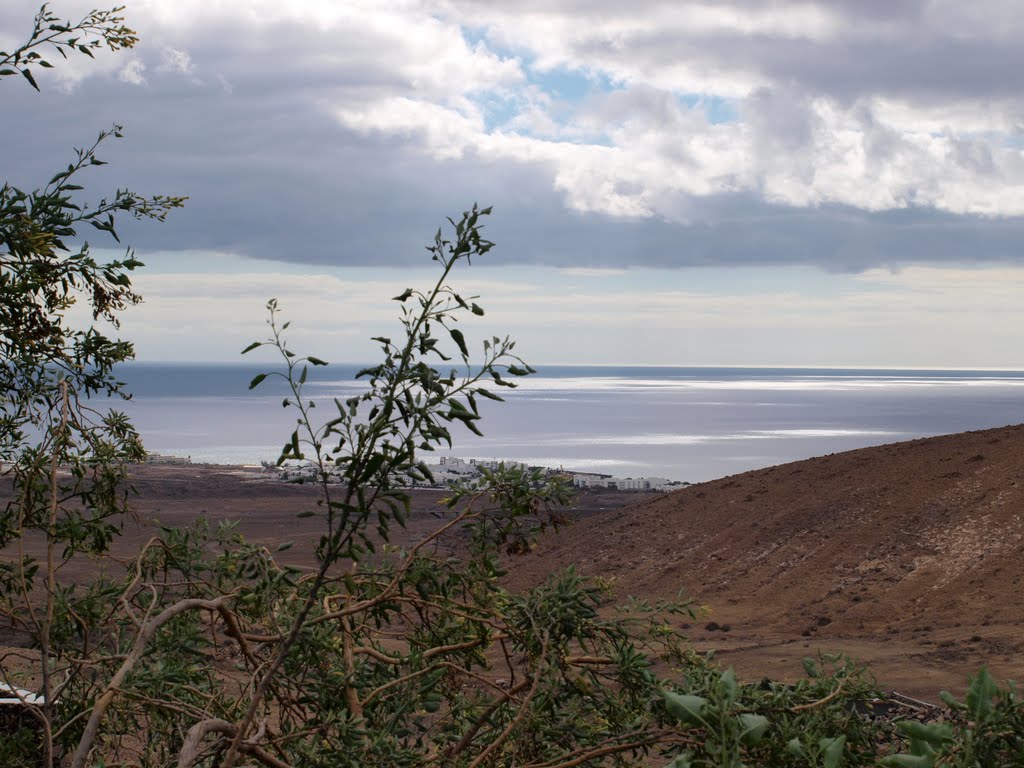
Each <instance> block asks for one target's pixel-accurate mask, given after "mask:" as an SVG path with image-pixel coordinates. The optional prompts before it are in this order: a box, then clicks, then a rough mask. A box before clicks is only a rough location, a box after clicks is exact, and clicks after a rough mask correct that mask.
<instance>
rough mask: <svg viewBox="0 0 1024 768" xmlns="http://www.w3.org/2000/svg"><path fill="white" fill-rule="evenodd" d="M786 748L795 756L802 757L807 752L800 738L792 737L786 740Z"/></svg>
mask: <svg viewBox="0 0 1024 768" xmlns="http://www.w3.org/2000/svg"><path fill="white" fill-rule="evenodd" d="M786 749H787V750H789V753H790V754H791V755H794V756H796V757H803V756H804V755H806V754H807V750H805V749H804V745H803V742H801V741H800V739H798V738H796V737H794V738H792V739H790V740H789V741H787V742H786Z"/></svg>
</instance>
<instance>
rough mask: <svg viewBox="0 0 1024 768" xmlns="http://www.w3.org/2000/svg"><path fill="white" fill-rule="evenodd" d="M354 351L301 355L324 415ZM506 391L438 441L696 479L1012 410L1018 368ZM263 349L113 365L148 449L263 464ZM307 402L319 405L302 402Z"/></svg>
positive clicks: (266, 430) (548, 461) (554, 374)
mask: <svg viewBox="0 0 1024 768" xmlns="http://www.w3.org/2000/svg"><path fill="white" fill-rule="evenodd" d="M362 367H365V365H364V364H352V363H347V364H334V365H330V366H327V367H317V368H311V369H310V374H309V380H308V382H307V392H308V394H309V396H310V398H311V399H312V400H313V401H314V402H317V403H319V404H321V406H322V407H323V408H324V410H323V411H320V413H321V414H322V415H323V416H324V418H325V419H326V418H329V414H330V411H329V410H328V408H334V406H333V402H332V399H333V398H334V397H340V398H342V399H344V398H345V397H350V396H351V395H352V394H354V393H356V392H358V391H360V390H361V389H362V388H363V387H364V384H363V383H362V382H360V381H357V380H355V379H354V376H355V374H356V373H357V372H358V370H360V369H361V368H362ZM537 368H538V372H537V373H536V374H535V375H532V376H529V377H525V378H522V379H519V380H518V382H519V384H520V387H519V388H517V389H515V390H505V391H501V394H502V395H503V396H505V397H506V401H507V402H506V403H505V404H501V403H491V402H487V403H485V404H483V405H482V406H481V411H482V416H483V418H482V420H481V422H479V424H480V427H481V430H482V431H483V432H484V435H485V436H484V437H483V438H478V437H476V436H474V435H472V434H470V433H469V432H468V431H466V430H462V429H460V428H459V426H458V425H457V424H456V425H453V430H452V432H453V437H454V445H453V446H452V448H451V449H450V450H449V449H447V447H446V448H445V450H443V451H441V450H439V451H437V452H435V454H433V456H432V455H431V454H429V453H425V454H424V458H425V459H426V460H427V461H433V460H434V459H435V457H439V456H442V455H444V456H460V457H463V458H474V459H485V460H490V459H504V460H509V461H521V462H525V463H528V464H533V465H540V466H547V467H551V468H563V469H566V470H577V471H583V472H600V473H603V474H610V475H614V476H618V477H644V476H648V477H663V478H667V479H669V480H675V481H687V482H699V481H703V480H710V479H714V478H716V477H722V476H726V475H731V474H736V473H738V472H743V471H747V470H750V469H757V468H760V467H764V466H772V465H775V464H780V463H785V462H788V461H794V460H798V459H803V458H809V457H812V456H818V455H823V454H827V453H836V452H840V451H844V450H851V449H854V448H861V447H866V446H868V445H879V444H883V443H890V442H897V441H901V440H909V439H914V438H918V437H926V436H931V435H938V434H947V433H952V432H962V431H967V430H972V429H984V428H989V427H997V426H1003V425H1005V424H1012V423H1019V422H1021V421H1024V389H1022V388H1024V371H1015V370H994V369H983V370H968V369H934V368H929V369H911V368H888V369H887V368H809V367H801V368H793V367H759V366H745V367H741V366H632V365H631V366H607V365H601V366H580V365H560V366H537ZM272 369H274V366H272V365H267V364H265V363H259V362H248V361H246V362H231V363H187V364H186V363H173V362H161V363H151V362H138V361H133V362H131V363H127V364H124V365H122V366H119V367H118V369H117V371H116V372H115V373H116V375H117V376H118V377H119V378H121V379H123V380H124V381H125V382H126V384H127V389H128V391H129V392H132V393H133V398H132V399H131V400H129V401H126V402H123V403H121V404H120V405H118V404H116V403H114V404H113V405H114V407H118V408H120V409H122V410H126V411H127V412H128V413H129V415H130V416H132V418H133V419H134V420H135V423H136V426H137V427H138V428H139V430H140V432H141V433H142V435H143V439H144V441H145V443H146V446H147V448H148V449H149V450H151V451H155V452H160V453H166V454H173V455H182V456H191V458H192V460H193V461H196V462H203V463H214V464H258V463H259V462H260V461H273V460H276V458H277V456H278V451H279V450H280V446H281V445H282V444H283V443H284V442H285V441H286V439H287V437H288V436H289V435H290V434H291V430H292V429H294V425H295V422H294V415H293V414H294V412H293V411H291V410H286V409H282V407H281V400H282V395H283V394H284V392H285V390H284V388H283V386H282V385H283V381H281V380H279V379H275V378H273V377H272V378H270V379H268V380H266V381H265V382H264V383H263V384H261V385H260V386H259V387H258V388H256V389H255V390H249V389H248V384H249V381H250V380H251V379H252V377H253V376H255V375H256V374H257V373H261V372H265V371H268V370H272ZM314 413H317V411H314Z"/></svg>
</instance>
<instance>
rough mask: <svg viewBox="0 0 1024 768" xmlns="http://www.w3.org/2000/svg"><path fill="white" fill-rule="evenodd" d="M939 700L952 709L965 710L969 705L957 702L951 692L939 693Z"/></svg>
mask: <svg viewBox="0 0 1024 768" xmlns="http://www.w3.org/2000/svg"><path fill="white" fill-rule="evenodd" d="M939 698H940V699H942V701H943V702H944V703H945V705H946V706H947V707H949V708H950V709H957V710H965V709H967V705H966V704H964V703H963V702H962V701H957V700H956V697H955V696H953V694H951V693H950V692H949V691H939Z"/></svg>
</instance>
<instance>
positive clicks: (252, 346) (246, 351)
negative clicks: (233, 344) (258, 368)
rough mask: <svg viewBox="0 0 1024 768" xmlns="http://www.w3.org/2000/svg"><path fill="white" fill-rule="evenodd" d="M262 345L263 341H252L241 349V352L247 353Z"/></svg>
mask: <svg viewBox="0 0 1024 768" xmlns="http://www.w3.org/2000/svg"><path fill="white" fill-rule="evenodd" d="M262 346H263V342H262V341H254V342H253V343H252V344H250V345H249V346H248V347H246V348H245V349H243V350H242V354H243V355H244V354H247V353H249V352H252V351H253V350H254V349H256V348H257V347H262Z"/></svg>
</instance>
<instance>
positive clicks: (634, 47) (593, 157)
mask: <svg viewBox="0 0 1024 768" xmlns="http://www.w3.org/2000/svg"><path fill="white" fill-rule="evenodd" d="M83 7H84V6H83ZM34 10H35V9H34V6H33V5H32V4H31V3H29V2H27V0H17V1H16V2H14V3H9V4H5V7H4V8H3V9H0V29H16V28H22V27H24V26H25V24H27V23H28V22H27V20H28V19H30V18H31V15H32V14H33V13H34ZM62 10H63V9H62ZM68 10H69V11H70V10H71V9H70V8H69V9H68ZM128 14H129V23H131V24H133V25H135V26H136V27H138V29H139V31H140V34H141V38H142V43H141V44H140V46H139V47H138V49H137V50H136V51H133V52H132V53H130V54H127V55H125V54H122V55H104V56H101V57H99V59H100V60H99V61H98V62H95V63H93V62H89V61H87V60H84V58H83V57H78V58H77V59H73V60H72V61H70V62H68V63H64V62H59V64H58V66H57V68H56V72H57V74H56V75H53V76H51V79H49V80H48V81H45V76H44V75H42V74H41V76H43V77H44V82H43V90H44V92H43V93H42V94H36V93H34V92H32V91H31V90H30V89H28V88H24V87H21V85H22V84H20V83H15V82H10V81H5V82H3V83H2V84H0V87H3V88H4V89H5V91H4V98H5V108H6V109H5V124H6V126H7V129H8V130H7V132H8V135H9V136H10V140H9V142H8V145H9V152H8V158H9V162H8V164H7V167H6V169H5V172H6V173H7V174H8V177H9V178H10V179H11V180H13V181H15V182H17V183H20V184H22V185H24V186H29V187H31V186H33V185H34V184H39V183H41V182H42V181H45V179H47V178H49V177H50V176H52V173H53V172H54V169H55V168H56V167H59V166H61V165H62V164H63V162H66V160H65V159H64V158H65V156H66V154H67V152H66V150H65V148H67V149H70V147H71V146H74V145H81V144H83V143H85V142H86V141H88V140H89V138H90V137H91V136H90V135H91V134H93V133H95V131H97V130H99V129H101V128H103V127H106V126H108V125H109V124H110V123H112V122H115V121H118V122H123V123H124V124H125V125H126V136H127V138H126V139H125V140H124V141H123V142H120V143H119V145H118V146H116V147H112V148H110V149H108V150H106V153H105V159H108V160H110V161H111V165H110V166H109V167H108V168H106V169H104V170H103V171H102V172H98V173H96V174H95V175H94V176H91V177H90V179H89V187H88V188H89V189H90V190H92V189H113V188H116V187H119V186H120V187H124V186H128V187H130V188H133V189H136V190H139V191H154V192H165V193H176V194H189V195H190V196H191V201H190V203H189V206H188V208H187V209H186V210H185V211H183V212H182V213H181V214H180V215H177V214H176V215H175V216H173V217H172V219H171V220H170V221H169V222H168V223H167V224H165V225H163V226H159V227H154V226H150V225H147V226H145V227H136V226H134V225H130V224H129V225H126V226H125V236H126V240H130V241H132V242H134V243H136V244H137V245H138V246H139V247H140V248H141V249H142V250H146V249H174V248H178V249H190V248H191V249H197V248H202V249H212V250H226V251H231V252H235V253H240V254H244V255H247V256H251V257H256V258H262V259H278V260H281V259H284V260H289V261H294V262H303V263H316V264H380V263H388V264H395V265H407V264H413V263H417V261H418V260H419V259H420V258H421V253H422V252H421V251H420V250H419V248H420V243H422V242H423V240H424V239H425V237H427V236H429V234H430V233H431V232H432V231H433V230H434V229H435V228H436V226H437V223H438V222H439V221H440V220H441V219H442V217H443V216H444V215H450V214H452V213H453V212H456V211H459V210H461V209H463V208H465V207H466V206H467V205H468V204H470V203H471V202H472V201H474V200H477V201H479V202H481V203H486V204H489V203H494V204H495V205H496V216H495V220H494V222H493V223H490V224H489V227H490V229H489V231H490V232H492V233H493V234H494V238H493V239H495V240H496V241H497V242H498V243H499V248H498V249H497V250H496V251H495V252H494V254H493V255H492V256H491V258H492V260H493V261H496V262H505V263H513V262H518V263H545V264H550V265H555V266H560V267H567V268H583V269H595V268H597V269H608V268H613V269H621V268H629V267H632V266H634V265H648V266H654V267H666V266H677V267H678V266H693V265H707V264H721V265H750V264H815V265H819V266H821V267H823V268H825V269H827V270H832V271H844V270H859V269H867V268H871V267H873V266H877V265H880V264H882V265H901V264H909V263H915V262H936V263H951V262H956V261H960V262H963V261H986V262H1011V261H1018V260H1019V259H1020V257H1021V251H1020V247H1019V245H1018V244H1019V243H1020V242H1021V239H1020V236H1021V234H1024V233H1022V231H1021V230H1022V220H1024V153H1022V148H1024V97H1022V96H1021V95H1020V94H1019V87H1018V85H1017V83H1016V72H1018V71H1019V70H1020V65H1021V64H1022V63H1024V61H1022V59H1024V50H1022V49H1021V47H1020V46H1019V45H1018V44H1017V41H1018V40H1019V39H1020V34H1022V33H1024V19H1022V18H1021V14H1019V13H1018V12H1015V11H1014V7H1013V4H1001V3H997V2H990V3H986V2H979V3H971V4H964V3H957V2H938V3H924V2H909V3H899V4H885V3H860V2H852V1H850V2H829V3H825V2H817V3H815V2H780V3H772V4H769V5H767V6H766V5H765V4H763V3H757V2H752V1H747V0H732V2H721V3H692V2H682V3H670V4H669V3H663V2H654V0H638V2H636V3H631V4H630V5H628V6H623V5H621V4H616V3H611V2H599V1H598V0H592V1H591V2H586V1H584V0H564V2H543V3H542V2H539V0H536V1H532V2H527V1H523V2H514V1H512V0H510V1H509V2H506V3H501V4H494V3H484V2H468V1H463V0H434V1H431V0H423V1H422V2H397V0H396V2H362V3H357V2H321V3H315V2H302V3H300V2H296V3H273V2H251V3H241V2H223V3H214V4H210V3H208V2H200V1H199V0H189V1H188V2H180V3H174V4H169V3H165V2H158V1H157V0H150V1H149V2H144V3H141V4H138V5H135V6H132V7H131V8H130V9H129V11H128ZM69 15H73V13H70V12H69ZM142 84H145V86H146V87H145V88H140V87H136V86H139V85H142ZM60 85H63V87H64V90H61V89H60V87H58V86H60Z"/></svg>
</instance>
